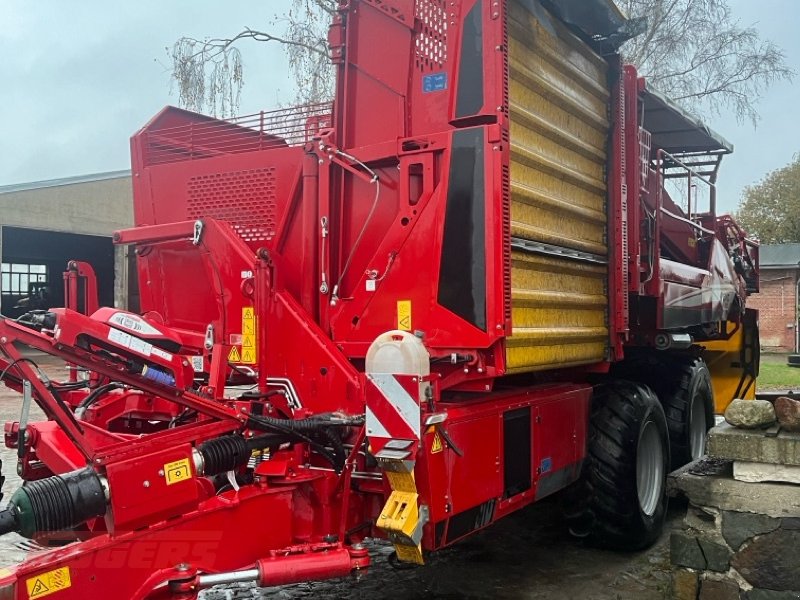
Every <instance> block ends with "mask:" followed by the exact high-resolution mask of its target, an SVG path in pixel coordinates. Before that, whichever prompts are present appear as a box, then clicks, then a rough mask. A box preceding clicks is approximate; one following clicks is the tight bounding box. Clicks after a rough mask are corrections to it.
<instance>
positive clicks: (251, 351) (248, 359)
mask: <svg viewBox="0 0 800 600" xmlns="http://www.w3.org/2000/svg"><path fill="white" fill-rule="evenodd" d="M242 362H243V363H244V364H246V365H254V364H255V363H256V350H255V348H242Z"/></svg>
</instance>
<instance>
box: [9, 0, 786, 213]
mask: <svg viewBox="0 0 800 600" xmlns="http://www.w3.org/2000/svg"><path fill="white" fill-rule="evenodd" d="M289 3H290V2H289V0H239V1H237V2H230V3H219V2H208V1H207V2H203V3H201V2H197V1H196V0H195V1H191V0H172V1H170V2H165V1H164V0H139V1H137V2H113V3H112V2H108V1H107V0H106V1H100V0H81V1H77V0H73V1H65V0H36V1H35V2H32V1H30V0H28V1H26V0H0V56H2V57H3V60H2V61H0V108H2V113H0V114H1V115H2V116H0V185H5V184H11V183H19V182H26V181H35V180H40V179H51V178H56V177H68V176H71V175H80V174H86V173H92V172H98V171H110V170H116V169H124V168H127V167H128V166H129V157H128V138H129V137H130V135H131V134H132V133H133V132H134V131H135V130H136V129H138V128H139V127H141V126H142V125H144V124H145V123H146V122H147V120H148V119H149V118H150V117H151V116H152V115H154V114H155V113H156V112H157V111H158V110H159V109H160V108H161V107H163V106H164V105H166V104H177V97H176V96H174V95H172V96H171V95H170V94H169V75H168V73H167V72H166V68H165V64H166V63H167V62H168V59H167V56H166V53H165V51H164V48H165V47H166V46H171V45H172V43H173V42H174V41H175V40H176V39H177V38H178V37H180V36H181V35H192V36H195V37H200V38H202V37H204V36H219V35H224V36H227V35H233V34H234V33H236V32H238V31H239V30H240V29H241V28H242V27H243V26H245V25H248V26H252V27H266V26H267V24H268V22H269V20H270V19H271V18H272V17H273V16H274V15H275V14H276V13H282V12H284V11H285V10H286V9H287V8H288V5H289ZM730 3H731V6H732V8H733V10H734V14H735V17H736V18H738V19H739V20H740V21H741V22H742V23H743V24H757V27H758V29H759V31H761V33H762V35H763V36H764V37H766V38H768V39H771V40H773V41H774V42H776V43H777V44H779V45H780V46H781V47H783V48H784V50H785V52H786V54H787V57H788V61H789V64H790V65H791V66H792V67H793V68H794V69H795V70H796V71H799V72H800V37H798V36H797V35H796V27H797V25H798V24H800V1H797V0H730ZM223 7H224V8H223ZM241 48H242V53H243V58H244V62H245V80H246V83H245V87H244V90H243V93H242V103H241V112H242V113H243V114H246V113H251V112H256V111H258V110H261V109H265V108H271V107H274V106H275V105H276V104H278V103H279V102H283V103H287V102H289V101H291V99H292V97H293V89H292V84H291V81H290V80H289V78H288V77H287V76H286V70H287V64H286V60H285V58H284V56H283V54H282V52H281V50H280V48H279V47H278V46H274V45H270V44H258V43H255V42H250V43H245V44H244V45H243V46H242V47H241ZM798 85H800V79H798V83H797V85H792V84H789V83H783V84H779V85H777V86H775V87H774V88H772V89H770V91H769V92H768V93H767V94H766V95H765V98H764V100H763V102H762V104H761V105H760V107H759V108H760V112H761V114H762V121H761V122H760V123H759V126H758V128H757V129H756V130H754V129H753V126H752V125H751V124H749V123H741V124H740V123H737V122H736V119H735V118H733V117H732V116H731V115H720V116H718V117H714V118H711V119H710V120H709V124H710V125H711V126H712V127H713V128H714V129H715V130H716V131H718V132H719V133H720V134H722V135H723V136H724V137H725V138H727V139H728V140H730V141H731V142H733V143H734V145H735V146H736V152H735V154H734V155H733V156H732V157H728V158H727V159H726V160H725V161H724V162H723V170H722V173H721V178H720V185H719V188H720V190H719V202H720V207H721V209H722V210H733V209H735V207H736V205H737V203H738V200H739V196H740V193H741V190H742V189H743V187H744V186H746V185H749V184H752V183H755V182H757V181H758V180H759V179H761V178H762V177H763V176H764V175H765V174H766V173H767V172H769V171H770V170H772V169H776V168H778V167H781V166H783V165H784V164H786V163H787V162H788V161H789V160H791V158H792V156H793V155H794V154H795V153H796V152H798V151H800V143H798V141H797V140H798V139H800V120H798V119H797V118H795V116H794V109H795V107H796V106H797V105H798V104H800V102H798V101H799V100H800V97H799V96H800V94H798V89H800V88H798Z"/></svg>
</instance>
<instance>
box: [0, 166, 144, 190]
mask: <svg viewBox="0 0 800 600" xmlns="http://www.w3.org/2000/svg"><path fill="white" fill-rule="evenodd" d="M130 176H131V171H130V169H124V170H121V171H106V172H105V173H90V174H89V175H74V176H72V177H61V178H59V179H46V180H44V181H31V182H29V183H14V184H11V185H2V186H0V194H10V193H12V192H24V191H27V190H38V189H41V188H50V187H58V186H60V185H73V184H75V183H91V182H94V181H105V180H107V179H121V178H123V177H130Z"/></svg>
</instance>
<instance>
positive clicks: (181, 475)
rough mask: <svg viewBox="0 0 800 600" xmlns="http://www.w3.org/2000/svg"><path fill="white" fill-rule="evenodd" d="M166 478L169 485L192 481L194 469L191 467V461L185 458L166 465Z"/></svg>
mask: <svg viewBox="0 0 800 600" xmlns="http://www.w3.org/2000/svg"><path fill="white" fill-rule="evenodd" d="M164 477H165V478H166V480H167V485H172V484H173V483H178V482H180V481H185V480H187V479H191V477H192V469H191V467H190V466H189V459H188V458H183V459H181V460H176V461H173V462H170V463H167V464H165V465H164Z"/></svg>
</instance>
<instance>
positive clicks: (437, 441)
mask: <svg viewBox="0 0 800 600" xmlns="http://www.w3.org/2000/svg"><path fill="white" fill-rule="evenodd" d="M442 450H444V445H443V444H442V438H441V437H439V432H438V431H437V432H436V433H434V434H433V443H432V444H431V454H438V453H439V452H441V451H442Z"/></svg>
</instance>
